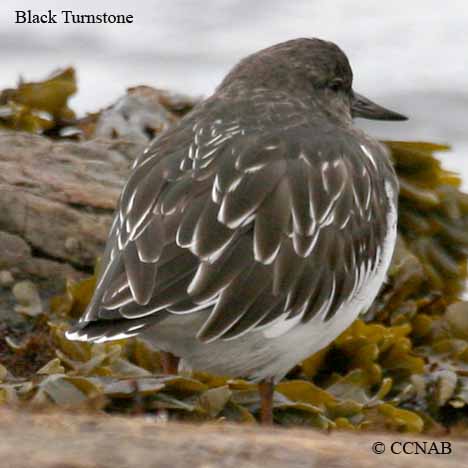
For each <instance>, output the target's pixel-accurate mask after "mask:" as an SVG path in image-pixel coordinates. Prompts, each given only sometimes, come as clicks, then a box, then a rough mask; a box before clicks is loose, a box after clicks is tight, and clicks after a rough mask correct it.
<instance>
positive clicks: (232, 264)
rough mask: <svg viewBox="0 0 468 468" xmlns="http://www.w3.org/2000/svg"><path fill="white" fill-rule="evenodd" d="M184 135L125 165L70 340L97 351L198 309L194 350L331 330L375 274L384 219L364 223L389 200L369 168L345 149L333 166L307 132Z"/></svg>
mask: <svg viewBox="0 0 468 468" xmlns="http://www.w3.org/2000/svg"><path fill="white" fill-rule="evenodd" d="M194 115H195V116H196V114H194ZM191 118H192V119H193V118H195V117H191ZM220 122H221V123H220ZM210 125H211V127H210ZM223 125H224V127H223ZM187 128H189V129H192V130H190V131H188V130H187ZM187 128H185V129H184V130H177V128H176V129H174V130H172V131H171V132H170V133H169V134H168V135H166V136H165V137H163V138H161V139H159V140H156V142H155V143H154V144H153V147H152V148H150V149H149V150H148V151H147V152H145V154H144V155H143V156H142V157H141V159H139V160H138V162H137V163H136V165H135V167H134V170H133V172H132V174H131V176H130V179H129V181H128V183H127V184H126V186H125V189H124V190H123V193H122V196H121V199H120V204H119V208H118V211H117V214H116V217H115V220H114V223H113V226H112V229H111V233H110V238H109V242H108V246H107V249H106V253H105V255H104V260H103V267H102V269H103V273H102V274H101V276H100V279H99V282H98V287H97V290H96V292H95V295H94V297H93V300H92V302H91V305H90V306H89V309H88V311H87V314H86V316H85V317H84V319H83V322H82V323H81V324H80V325H79V326H77V327H76V329H75V335H76V336H80V334H81V336H83V337H84V336H85V335H86V336H90V337H92V339H95V340H100V339H109V338H112V336H114V335H115V336H121V334H122V333H129V334H133V331H132V330H135V329H136V328H132V327H140V326H141V327H142V328H144V327H146V326H147V325H148V324H154V323H157V321H159V320H163V319H164V318H165V317H167V316H169V315H170V314H187V313H197V311H198V310H202V309H206V308H210V309H211V313H210V315H209V318H208V319H207V320H206V322H205V323H204V324H203V326H202V327H201V328H200V330H197V331H194V334H195V333H197V336H198V338H199V339H200V340H202V341H205V342H210V341H213V340H216V339H234V338H236V337H238V336H241V335H243V334H245V333H248V332H250V331H252V330H260V329H263V328H265V327H269V326H272V325H273V324H275V323H276V322H277V321H281V320H289V319H292V318H298V319H300V320H298V323H301V322H302V323H304V322H308V321H310V320H312V319H313V318H314V317H315V318H317V319H320V320H330V319H331V318H332V317H333V316H334V315H335V314H336V313H337V312H338V311H339V309H340V305H341V304H342V303H343V302H346V301H348V300H349V299H350V298H351V297H352V296H353V294H355V293H356V291H357V290H358V288H359V287H360V285H362V284H363V283H364V282H365V281H366V278H367V275H368V272H369V271H370V270H371V269H372V267H373V266H375V264H376V262H378V261H379V245H380V244H381V242H382V239H383V236H384V235H385V232H386V225H385V223H386V218H385V217H384V216H381V217H380V218H379V221H380V223H381V225H379V226H377V227H372V226H373V224H371V223H369V220H370V219H371V217H373V216H379V215H378V213H377V214H376V212H377V211H378V210H377V208H381V205H382V204H384V203H387V202H388V200H387V198H386V196H385V193H384V191H383V190H384V189H383V183H382V184H375V183H372V182H371V180H372V178H373V177H376V174H377V176H378V172H373V171H376V169H375V167H373V165H372V164H370V162H369V159H368V157H367V156H365V155H362V154H361V153H362V152H361V150H360V149H359V147H358V146H357V145H356V144H354V146H353V144H350V145H349V144H348V143H349V141H347V140H346V136H342V139H341V140H340V139H338V140H333V142H334V143H333V148H335V150H334V152H332V149H331V148H332V146H331V145H330V144H328V143H329V142H327V141H326V139H325V140H324V141H319V140H317V139H314V138H313V135H312V137H311V133H310V129H309V128H307V129H303V130H301V131H298V130H297V131H296V130H294V129H292V130H291V129H290V130H288V129H283V130H281V131H279V132H278V134H275V135H274V136H272V135H270V134H268V133H262V131H260V130H259V129H256V130H254V131H252V132H247V134H245V132H243V131H241V130H240V128H239V126H238V125H234V124H233V122H226V123H225V124H224V123H223V122H222V121H221V120H219V121H218V120H216V121H214V122H213V123H211V124H210V123H209V122H207V121H206V120H200V121H198V122H196V121H194V120H192V123H191V124H190V125H189V127H187ZM171 142H172V143H171ZM337 144H338V150H337ZM350 148H351V149H350ZM346 151H351V155H350V154H346ZM358 153H359V154H361V156H359V154H358ZM346 156H349V157H346ZM375 159H377V158H375ZM374 162H375V163H376V164H377V165H378V164H381V163H380V162H379V160H376V161H374ZM384 169H385V168H384ZM379 170H380V171H382V167H381V166H380V167H379ZM384 172H385V171H384ZM371 175H372V176H373V177H371ZM379 177H380V176H379ZM381 185H382V186H381ZM384 212H385V210H384ZM368 258H370V260H367V259H368ZM366 262H367V263H366ZM94 322H95V323H96V328H95V329H94V332H93V323H94ZM126 322H128V326H127V327H125V325H124V324H125V323H126ZM106 323H107V324H108V327H109V328H106V327H105V324H106ZM112 327H114V329H113V331H112Z"/></svg>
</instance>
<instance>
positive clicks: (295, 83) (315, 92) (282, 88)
mask: <svg viewBox="0 0 468 468" xmlns="http://www.w3.org/2000/svg"><path fill="white" fill-rule="evenodd" d="M352 83H353V72H352V70H351V66H350V64H349V61H348V58H347V57H346V55H345V54H344V52H343V51H342V50H341V49H340V48H339V47H338V46H337V45H335V44H333V43H332V42H328V41H323V40H321V39H303V38H301V39H293V40H290V41H287V42H282V43H280V44H277V45H274V46H272V47H269V48H267V49H263V50H261V51H259V52H257V53H254V54H252V55H250V56H248V57H246V58H245V59H243V60H242V61H241V62H240V63H239V64H237V65H236V66H235V67H234V68H233V70H232V71H231V72H230V73H229V74H228V75H227V76H226V78H225V79H224V80H223V82H222V83H221V85H220V86H219V88H218V89H219V90H223V89H236V88H237V89H238V88H239V85H240V84H242V85H243V88H244V89H245V87H247V88H249V89H253V90H255V89H257V90H263V89H267V90H271V91H273V92H288V93H290V94H292V95H293V96H297V97H301V98H304V99H312V100H314V102H315V103H316V105H317V106H319V107H321V108H322V110H323V111H324V112H326V113H331V114H333V115H335V117H338V118H339V119H345V120H350V119H351V118H355V117H361V118H365V119H374V120H406V119H407V117H405V116H404V115H402V114H399V113H397V112H394V111H391V110H389V109H386V108H384V107H382V106H380V105H378V104H376V103H374V102H372V101H371V100H370V99H367V98H366V97H364V96H362V95H360V94H358V93H356V92H354V90H353V88H352Z"/></svg>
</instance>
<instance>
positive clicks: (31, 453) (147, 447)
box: [0, 410, 468, 468]
mask: <svg viewBox="0 0 468 468" xmlns="http://www.w3.org/2000/svg"><path fill="white" fill-rule="evenodd" d="M0 419H1V421H2V424H1V425H0V457H1V458H0V459H1V460H2V461H3V462H2V463H3V465H4V466H10V467H15V468H26V467H28V468H29V467H31V466H40V467H44V468H58V467H70V468H72V467H77V468H78V467H80V468H85V467H86V468H91V467H98V466H99V467H100V468H110V467H116V466H138V467H139V468H153V467H161V468H166V467H167V468H169V467H174V466H176V467H179V468H185V467H187V468H188V467H190V468H198V467H199V468H201V467H203V468H231V467H232V468H234V467H236V468H256V467H269V468H276V467H278V468H279V467H289V468H299V467H310V468H319V467H334V468H354V467H373V466H388V467H393V468H413V467H415V466H419V465H420V464H421V460H424V467H425V468H437V467H440V466H444V467H446V468H456V467H457V468H458V467H461V466H465V464H466V457H467V455H468V442H467V441H466V439H465V440H463V439H461V438H460V439H450V441H447V437H444V439H443V440H440V439H434V438H433V437H431V438H430V441H429V442H428V441H427V437H426V438H425V440H426V442H425V441H424V439H422V438H420V437H416V436H411V437H407V436H404V435H402V434H369V433H365V432H361V433H357V432H344V431H338V432H334V433H333V435H332V436H330V435H329V434H327V433H323V432H318V431H313V430H304V429H293V428H289V429H279V428H265V427H260V426H256V425H246V424H243V425H240V424H239V425H232V424H231V425H228V424H223V425H221V424H205V425H201V426H200V425H189V424H180V423H171V422H160V421H159V420H158V419H157V418H149V417H138V416H133V417H117V416H104V415H102V414H67V413H59V412H55V413H54V412H52V413H51V412H47V413H46V412H42V413H38V414H34V413H32V414H31V413H26V412H21V413H19V412H15V411H8V410H2V411H1V412H0ZM377 442H378V443H380V445H378V444H377ZM404 442H407V444H406V446H405V448H406V450H407V452H409V453H408V454H404V453H403V452H402V447H403V445H402V444H403V443H404ZM416 442H417V443H418V446H419V447H420V448H419V453H418V452H415V451H416V448H417V447H418V446H416ZM443 443H445V446H444V445H443ZM392 444H393V447H394V450H393V453H392ZM373 447H374V448H373ZM423 447H427V448H426V451H429V449H430V448H432V447H435V449H434V448H433V449H432V451H430V452H429V453H428V454H423V453H422V452H421V450H423ZM443 447H446V450H447V451H446V452H445V455H442V453H443V452H442V451H443ZM449 447H450V452H448V449H449ZM377 449H380V450H379V451H377ZM382 449H383V450H382ZM374 450H375V451H374ZM442 458H443V460H442Z"/></svg>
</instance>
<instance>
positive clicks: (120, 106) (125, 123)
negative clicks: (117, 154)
mask: <svg viewBox="0 0 468 468" xmlns="http://www.w3.org/2000/svg"><path fill="white" fill-rule="evenodd" d="M176 120H177V118H176V117H175V116H174V115H173V114H172V113H171V112H169V111H168V110H167V109H166V107H164V106H163V105H162V104H161V103H160V100H159V93H157V92H156V90H153V89H152V88H149V87H147V86H141V87H138V88H133V89H132V90H130V91H129V93H128V94H126V95H125V96H123V97H121V98H120V99H119V100H118V101H117V102H116V103H115V104H114V105H113V106H111V107H110V108H108V109H106V110H104V111H102V112H101V115H100V116H99V119H98V121H97V124H96V130H95V135H96V136H97V137H105V138H109V139H111V138H119V139H126V140H131V141H137V142H139V143H143V144H145V143H148V141H149V140H151V139H153V138H154V137H155V136H156V135H157V134H158V133H160V132H161V131H163V130H165V129H166V128H168V127H169V126H170V125H172V124H173V123H174V122H175V121H176Z"/></svg>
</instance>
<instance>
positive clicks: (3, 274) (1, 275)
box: [0, 270, 14, 287]
mask: <svg viewBox="0 0 468 468" xmlns="http://www.w3.org/2000/svg"><path fill="white" fill-rule="evenodd" d="M13 281H14V278H13V275H12V274H11V271H8V270H2V271H0V286H2V287H6V286H11V285H12V284H13Z"/></svg>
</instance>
